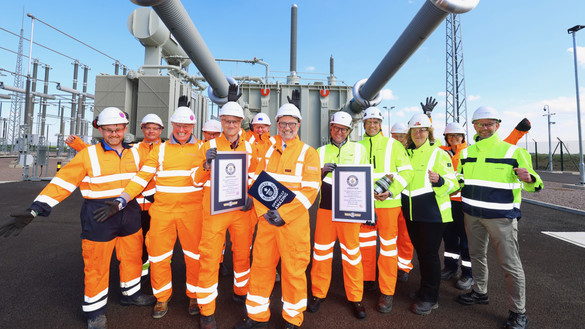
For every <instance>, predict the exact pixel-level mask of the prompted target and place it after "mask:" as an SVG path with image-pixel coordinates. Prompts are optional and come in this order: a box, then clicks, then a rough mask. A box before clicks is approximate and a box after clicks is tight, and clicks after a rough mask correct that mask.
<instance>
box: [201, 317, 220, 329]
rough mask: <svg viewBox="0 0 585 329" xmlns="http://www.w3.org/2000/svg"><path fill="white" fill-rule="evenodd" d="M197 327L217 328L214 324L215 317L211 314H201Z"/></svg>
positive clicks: (205, 328)
mask: <svg viewBox="0 0 585 329" xmlns="http://www.w3.org/2000/svg"><path fill="white" fill-rule="evenodd" d="M199 328H200V329H217V325H216V324H215V317H214V316H213V314H211V315H203V314H201V317H200V318H199Z"/></svg>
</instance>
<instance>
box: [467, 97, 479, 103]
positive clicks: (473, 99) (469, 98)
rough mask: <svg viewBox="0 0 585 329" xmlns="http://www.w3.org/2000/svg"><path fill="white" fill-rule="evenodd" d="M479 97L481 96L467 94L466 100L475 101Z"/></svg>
mask: <svg viewBox="0 0 585 329" xmlns="http://www.w3.org/2000/svg"><path fill="white" fill-rule="evenodd" d="M479 99H481V96H479V95H467V100H468V101H470V102H472V101H477V100H479Z"/></svg>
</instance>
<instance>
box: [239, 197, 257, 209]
mask: <svg viewBox="0 0 585 329" xmlns="http://www.w3.org/2000/svg"><path fill="white" fill-rule="evenodd" d="M253 205H254V202H252V198H250V197H248V198H247V199H246V204H244V207H242V209H240V210H241V211H248V210H250V209H252V206H253Z"/></svg>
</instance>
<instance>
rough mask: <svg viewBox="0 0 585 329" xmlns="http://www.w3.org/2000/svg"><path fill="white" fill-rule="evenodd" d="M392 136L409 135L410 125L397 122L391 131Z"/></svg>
mask: <svg viewBox="0 0 585 329" xmlns="http://www.w3.org/2000/svg"><path fill="white" fill-rule="evenodd" d="M390 133H391V134H408V125H407V124H406V123H404V122H397V123H395V124H394V125H393V126H392V129H390Z"/></svg>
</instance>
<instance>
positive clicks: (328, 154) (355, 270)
mask: <svg viewBox="0 0 585 329" xmlns="http://www.w3.org/2000/svg"><path fill="white" fill-rule="evenodd" d="M317 153H319V159H320V167H321V168H323V166H324V165H325V164H326V163H340V164H350V165H359V164H366V163H367V158H366V149H365V147H363V145H361V144H359V143H354V142H349V141H345V142H344V144H343V145H341V147H338V146H336V145H335V144H333V143H329V144H327V145H324V146H321V147H320V148H318V149H317ZM332 177H333V174H332V173H328V174H327V175H326V176H325V177H323V182H322V183H321V202H320V204H319V209H318V210H317V225H316V227H315V244H314V246H313V263H312V265H311V291H312V293H313V296H314V297H318V298H325V297H326V296H327V292H328V291H329V285H330V284H331V265H332V261H333V246H334V245H335V240H337V239H339V245H340V247H341V258H342V260H343V264H342V265H343V285H344V287H345V295H346V296H347V299H348V300H349V301H350V302H361V301H362V296H363V292H364V270H363V268H362V262H361V259H362V256H361V253H360V241H359V232H360V223H358V222H355V223H347V222H334V221H333V219H332V210H331V208H332V191H331V189H332V183H333V178H332Z"/></svg>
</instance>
